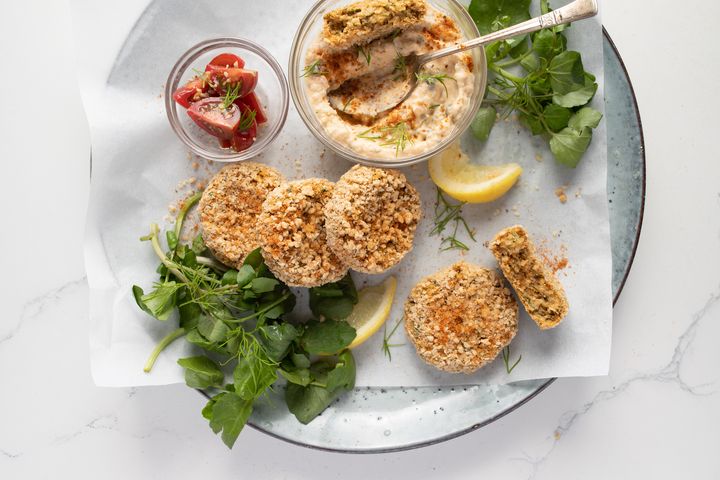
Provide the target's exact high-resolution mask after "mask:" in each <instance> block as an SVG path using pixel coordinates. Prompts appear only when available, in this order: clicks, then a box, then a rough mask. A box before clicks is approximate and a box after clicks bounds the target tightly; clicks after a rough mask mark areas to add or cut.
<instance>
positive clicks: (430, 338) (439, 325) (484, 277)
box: [405, 261, 518, 373]
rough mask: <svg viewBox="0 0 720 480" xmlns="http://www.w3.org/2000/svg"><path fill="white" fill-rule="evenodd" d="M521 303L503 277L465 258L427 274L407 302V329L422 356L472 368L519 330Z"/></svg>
mask: <svg viewBox="0 0 720 480" xmlns="http://www.w3.org/2000/svg"><path fill="white" fill-rule="evenodd" d="M517 327H518V305H517V302H516V301H515V298H513V296H512V293H510V290H509V289H508V288H507V287H506V286H505V282H504V281H503V278H502V276H500V274H499V273H498V272H496V271H495V270H489V269H487V268H482V267H479V266H476V265H471V264H469V263H465V262H462V261H461V262H458V263H455V264H454V265H451V266H450V267H448V268H446V269H444V270H441V271H439V272H437V273H434V274H432V275H430V276H428V277H425V278H424V279H422V280H421V281H420V282H419V283H418V284H417V285H415V287H413V289H412V291H411V292H410V295H409V296H408V299H407V300H406V302H405V330H406V331H407V334H408V337H410V340H411V341H412V343H413V344H414V345H415V349H416V350H417V353H418V355H420V358H422V359H423V360H425V361H426V362H427V363H429V364H430V365H433V366H435V367H437V368H439V369H440V370H444V371H446V372H462V373H472V372H474V371H475V370H477V369H478V368H480V367H482V366H483V365H485V364H487V363H489V362H491V361H492V360H493V359H495V357H497V355H498V353H500V351H501V350H502V349H503V348H505V347H506V346H507V345H508V344H509V343H510V341H511V340H512V339H513V337H514V336H515V334H516V333H517Z"/></svg>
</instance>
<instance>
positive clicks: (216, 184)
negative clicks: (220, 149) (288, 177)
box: [199, 162, 284, 268]
mask: <svg viewBox="0 0 720 480" xmlns="http://www.w3.org/2000/svg"><path fill="white" fill-rule="evenodd" d="M283 181H284V179H283V176H282V174H280V172H278V171H277V170H276V169H274V168H272V167H268V166H267V165H262V164H259V163H253V162H244V163H235V164H232V165H228V166H226V167H223V168H222V169H221V170H220V171H219V172H218V173H217V174H216V175H215V176H214V177H213V178H212V179H211V180H210V183H209V184H208V186H207V188H206V189H205V191H204V192H203V196H202V198H201V199H200V207H199V209H200V223H201V225H202V236H203V240H205V244H206V245H207V246H208V248H209V249H210V251H211V252H212V253H213V255H215V257H216V258H217V259H218V260H220V261H221V262H222V263H224V264H226V265H228V266H230V267H233V268H236V267H237V266H238V264H240V263H242V261H243V260H244V259H245V257H246V256H247V255H248V254H249V253H250V252H252V251H253V250H255V249H256V248H257V247H259V246H260V242H259V241H258V238H257V234H256V223H257V217H258V215H260V210H261V208H262V203H263V201H264V200H265V197H266V196H267V194H268V193H270V192H271V191H273V190H274V189H275V188H276V187H277V186H278V185H280V184H281V183H282V182H283Z"/></svg>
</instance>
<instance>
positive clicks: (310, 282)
mask: <svg viewBox="0 0 720 480" xmlns="http://www.w3.org/2000/svg"><path fill="white" fill-rule="evenodd" d="M332 192H333V183H332V182H330V181H328V180H325V179H321V178H309V179H306V180H297V181H294V182H289V183H285V184H283V185H281V186H279V187H278V188H276V189H275V190H273V191H272V192H271V193H270V194H269V195H268V196H267V199H266V200H265V203H263V206H262V213H261V214H260V217H259V220H258V236H259V238H260V246H261V247H262V255H263V258H264V259H265V263H266V264H267V266H268V268H269V269H270V271H271V272H273V274H275V276H276V277H277V278H279V279H280V280H282V281H283V282H285V283H286V284H288V285H290V286H294V287H316V286H319V285H324V284H326V283H330V282H336V281H338V280H340V279H341V278H342V277H343V276H345V274H346V273H347V270H348V267H347V265H345V264H344V263H343V262H342V261H341V260H340V259H339V258H338V257H337V256H336V255H335V254H334V253H333V251H332V250H331V249H330V247H329V246H328V244H327V241H326V235H325V215H324V214H323V209H324V208H325V204H326V203H327V202H328V200H330V196H331V195H332Z"/></svg>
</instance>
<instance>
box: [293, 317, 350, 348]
mask: <svg viewBox="0 0 720 480" xmlns="http://www.w3.org/2000/svg"><path fill="white" fill-rule="evenodd" d="M355 335H356V332H355V329H354V328H353V327H351V326H350V325H348V324H347V322H338V321H335V320H326V321H324V322H318V321H316V320H313V321H311V322H308V323H307V324H306V327H305V332H303V334H302V336H301V337H300V345H301V346H302V347H303V349H305V350H306V351H307V352H308V353H315V354H319V355H332V354H333V353H335V352H339V351H340V350H342V349H344V348H346V347H347V346H348V345H350V344H351V343H352V341H353V340H355Z"/></svg>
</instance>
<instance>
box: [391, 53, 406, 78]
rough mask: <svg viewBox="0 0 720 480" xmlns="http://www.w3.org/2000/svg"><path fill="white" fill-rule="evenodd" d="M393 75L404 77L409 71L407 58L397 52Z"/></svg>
mask: <svg viewBox="0 0 720 480" xmlns="http://www.w3.org/2000/svg"><path fill="white" fill-rule="evenodd" d="M393 65H394V68H393V73H397V74H400V75H404V74H405V72H406V71H407V61H406V60H405V57H404V56H403V55H401V54H400V52H398V51H397V50H395V62H394V64H393Z"/></svg>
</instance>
